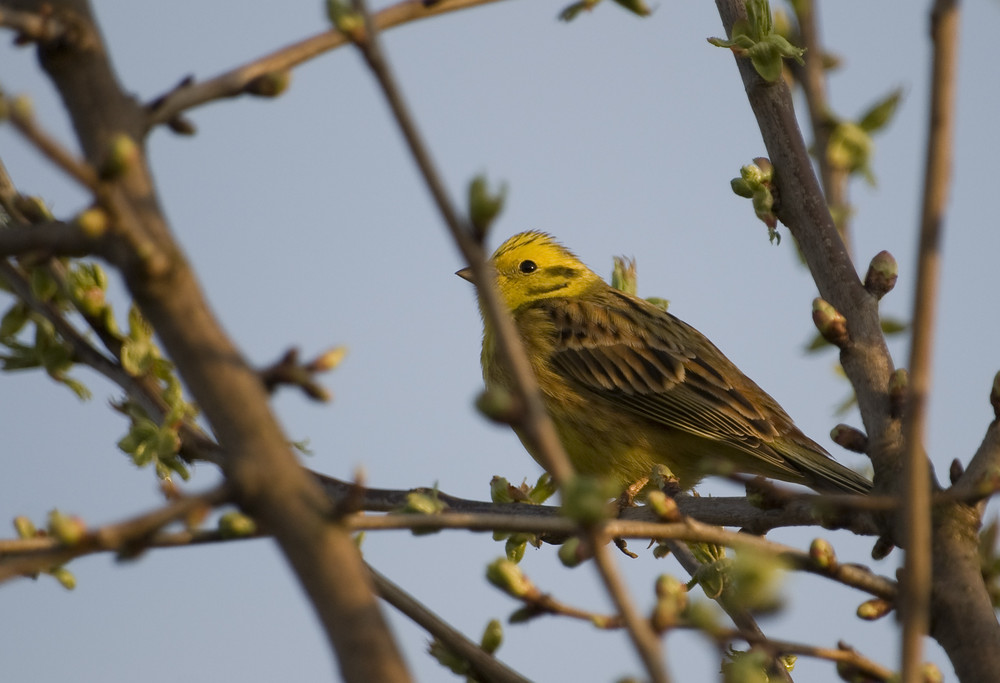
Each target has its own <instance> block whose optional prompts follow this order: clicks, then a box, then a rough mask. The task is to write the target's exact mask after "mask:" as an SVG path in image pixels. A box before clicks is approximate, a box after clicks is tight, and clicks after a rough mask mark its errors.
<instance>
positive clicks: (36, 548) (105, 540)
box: [0, 485, 231, 582]
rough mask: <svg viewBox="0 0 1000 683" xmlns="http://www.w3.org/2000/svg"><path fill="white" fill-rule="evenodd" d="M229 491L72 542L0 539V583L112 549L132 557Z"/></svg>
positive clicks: (222, 488) (86, 534)
mask: <svg viewBox="0 0 1000 683" xmlns="http://www.w3.org/2000/svg"><path fill="white" fill-rule="evenodd" d="M230 494H231V491H230V490H229V489H228V487H227V486H226V485H222V486H219V487H217V488H215V489H213V490H211V491H208V492H207V493H203V494H200V495H194V496H184V497H182V498H179V499H177V500H174V501H171V502H170V503H168V504H167V505H165V506H163V507H161V508H158V509H156V510H153V511H152V512H148V513H146V514H143V515H139V516H138V517H134V518H132V519H129V520H126V521H124V522H120V523H118V524H110V525H108V526H104V527H101V528H99V529H95V530H93V531H86V532H84V533H82V535H81V536H80V538H79V539H77V540H75V541H74V542H73V543H64V542H62V541H60V540H59V539H57V538H53V537H51V536H43V537H37V538H30V539H22V540H20V541H0V582H3V581H7V580H8V579H11V578H13V577H15V576H20V575H30V574H33V573H35V572H38V571H42V570H46V569H49V568H51V567H54V566H58V565H62V564H65V563H66V562H69V561H70V560H72V559H74V558H77V557H80V556H82V555H90V554H93V553H100V552H114V553H118V554H120V555H127V556H129V557H134V556H136V555H138V554H139V553H141V552H142V551H143V550H145V549H146V548H150V547H155V545H156V539H157V532H158V531H160V529H162V528H163V527H165V526H167V525H168V524H171V523H173V522H176V521H177V520H180V519H184V518H185V517H188V516H190V515H195V516H198V517H201V516H204V510H205V509H210V508H213V507H215V506H217V505H221V504H223V503H225V502H227V501H228V500H229V497H230Z"/></svg>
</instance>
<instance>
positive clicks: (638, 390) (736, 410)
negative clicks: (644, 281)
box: [549, 293, 792, 471]
mask: <svg viewBox="0 0 1000 683" xmlns="http://www.w3.org/2000/svg"><path fill="white" fill-rule="evenodd" d="M615 296H616V300H615V302H614V303H615V305H614V306H606V305H603V304H601V303H595V302H591V301H586V300H582V301H569V300H565V299H564V300H560V301H559V302H558V305H551V306H550V307H549V313H550V316H551V319H552V321H553V323H554V324H555V327H556V343H555V346H554V349H553V352H552V358H551V361H552V364H553V366H554V367H556V368H557V369H558V371H559V372H560V373H561V374H563V375H564V376H565V377H566V378H567V379H570V380H572V381H574V382H576V383H577V384H578V385H581V386H582V388H585V389H587V390H589V391H593V392H595V393H597V394H598V395H600V396H601V397H602V398H604V399H606V400H609V401H611V402H613V403H615V404H617V405H620V406H622V407H624V408H626V409H628V410H629V411H631V412H633V413H635V414H637V415H641V416H643V417H646V418H648V419H651V420H653V421H655V422H658V423H660V424H663V425H664V426H667V427H671V428H674V429H679V430H682V431H686V432H689V433H691V434H694V435H696V436H700V437H702V438H706V439H709V440H714V441H721V442H725V443H727V444H729V445H731V446H734V447H736V448H740V449H741V450H745V451H747V452H748V453H752V454H753V455H754V456H755V457H758V458H762V459H764V460H767V461H768V462H770V464H771V465H773V466H775V467H778V468H780V469H789V471H792V470H791V468H789V467H788V464H787V463H786V462H785V461H784V459H783V458H782V457H781V456H780V455H778V454H777V453H770V452H769V451H770V449H767V448H764V449H760V448H759V446H760V445H761V444H762V443H765V444H766V443H769V442H771V441H772V440H773V439H774V438H776V437H777V436H779V430H778V429H776V425H775V424H774V422H775V420H776V421H778V422H782V421H787V423H788V426H789V427H791V419H790V418H788V416H787V415H786V414H785V413H784V411H782V410H781V408H780V407H779V406H778V405H777V403H776V402H774V401H773V399H770V397H768V396H767V395H766V394H765V393H764V392H763V390H761V389H760V388H758V387H757V386H756V385H755V384H753V382H752V381H751V380H750V379H748V378H746V377H745V376H744V375H743V374H742V373H741V372H740V371H739V370H738V369H737V368H736V367H735V366H734V365H733V364H732V362H731V361H729V360H728V359H727V358H726V357H725V356H724V355H723V354H722V352H721V351H719V350H718V349H717V348H715V346H714V345H712V343H711V342H710V341H708V339H706V338H705V337H704V336H703V335H701V333H699V332H698V331H696V330H694V328H692V327H690V326H689V325H687V324H685V323H683V322H682V321H680V320H678V319H677V318H674V317H673V316H671V315H670V314H668V313H665V312H663V311H660V310H659V309H656V308H655V307H653V306H651V305H647V304H645V302H642V301H639V300H637V299H633V298H632V297H628V296H627V295H621V296H618V295H617V293H615ZM730 378H732V379H733V380H735V381H730ZM748 392H753V393H752V396H753V398H754V399H755V400H757V401H758V402H759V401H760V400H761V399H760V396H764V397H766V399H765V406H764V408H765V409H766V410H767V411H768V412H772V411H776V412H774V413H773V414H768V415H766V414H764V413H763V412H762V411H761V410H760V409H759V408H757V406H756V404H755V403H754V402H752V401H751V400H750V398H749V397H748V396H747V395H746V394H747V393H748ZM777 426H778V427H779V428H780V427H783V426H784V425H780V424H779V425H777Z"/></svg>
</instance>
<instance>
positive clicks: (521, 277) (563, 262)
mask: <svg viewBox="0 0 1000 683" xmlns="http://www.w3.org/2000/svg"><path fill="white" fill-rule="evenodd" d="M490 263H491V264H492V265H493V267H494V268H495V269H496V272H497V288H498V289H499V290H500V296H501V298H502V299H503V301H504V304H506V306H507V308H508V309H509V310H511V311H516V310H517V309H518V308H520V307H521V306H524V305H525V304H530V303H532V302H534V301H538V300H540V299H547V298H551V297H570V298H572V297H577V296H580V295H582V294H583V293H584V292H586V291H587V290H589V289H590V288H591V287H593V286H594V285H597V284H603V282H604V281H603V280H601V278H600V276H598V275H597V274H596V273H594V272H593V271H592V270H590V269H589V268H587V266H585V265H583V263H581V262H580V259H578V258H577V257H576V256H574V255H573V253H572V252H571V251H570V250H569V249H567V248H566V247H564V246H562V245H561V244H559V243H558V242H556V241H555V239H553V238H552V236H551V235H547V234H546V233H544V232H522V233H520V234H518V235H514V236H513V237H511V238H510V239H508V240H507V241H506V242H504V243H503V244H501V245H500V247H499V248H498V249H497V250H496V252H494V254H493V256H492V257H490Z"/></svg>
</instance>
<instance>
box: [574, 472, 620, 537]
mask: <svg viewBox="0 0 1000 683" xmlns="http://www.w3.org/2000/svg"><path fill="white" fill-rule="evenodd" d="M616 488H617V487H616V486H615V485H614V484H612V483H611V482H609V481H606V480H603V479H598V478H596V477H590V476H587V475H582V474H577V475H575V476H574V477H573V478H572V479H570V480H569V481H568V482H566V484H565V485H564V486H563V489H562V496H563V504H562V507H561V508H560V513H561V514H562V515H564V516H566V517H569V518H570V519H573V520H575V521H577V522H579V523H580V524H583V525H590V524H596V523H597V522H600V521H601V520H603V519H605V518H606V517H607V516H608V513H609V509H608V499H609V498H612V497H614V496H615V494H616V492H617V491H616Z"/></svg>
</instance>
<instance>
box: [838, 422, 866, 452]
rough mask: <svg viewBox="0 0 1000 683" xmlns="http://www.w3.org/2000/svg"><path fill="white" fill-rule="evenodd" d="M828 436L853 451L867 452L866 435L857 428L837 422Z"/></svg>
mask: <svg viewBox="0 0 1000 683" xmlns="http://www.w3.org/2000/svg"><path fill="white" fill-rule="evenodd" d="M830 438H831V439H833V442H834V443H835V444H837V445H838V446H841V447H842V448H846V449H847V450H849V451H854V452H855V453H867V452H868V437H867V436H866V435H865V433H864V432H862V431H861V430H859V429H855V428H854V427H851V426H850V425H845V424H839V425H837V426H836V427H834V428H833V429H831V430H830Z"/></svg>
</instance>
